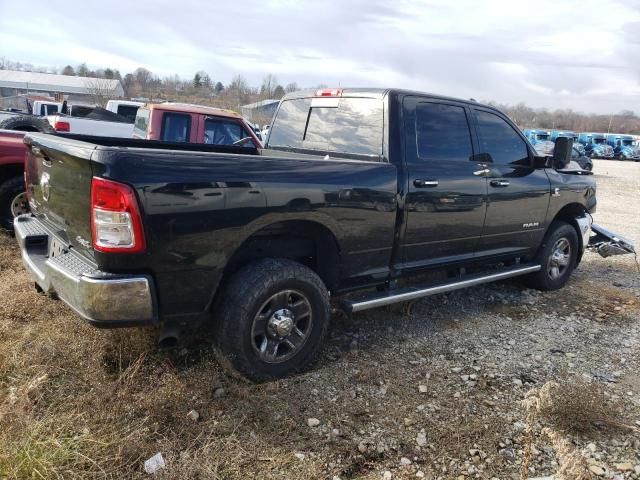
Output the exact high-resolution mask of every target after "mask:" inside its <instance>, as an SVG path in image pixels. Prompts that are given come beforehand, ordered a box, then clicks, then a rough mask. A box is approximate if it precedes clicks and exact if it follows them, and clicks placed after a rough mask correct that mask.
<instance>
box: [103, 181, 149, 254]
mask: <svg viewBox="0 0 640 480" xmlns="http://www.w3.org/2000/svg"><path fill="white" fill-rule="evenodd" d="M91 235H92V241H93V248H94V249H96V250H97V251H99V252H105V253H114V252H121V253H139V252H142V251H144V249H145V240H144V233H143V231H142V218H141V216H140V209H139V207H138V201H137V200H136V195H135V193H134V191H133V189H132V188H131V187H129V186H127V185H123V184H122V183H118V182H114V181H112V180H106V179H104V178H98V177H93V178H92V179H91Z"/></svg>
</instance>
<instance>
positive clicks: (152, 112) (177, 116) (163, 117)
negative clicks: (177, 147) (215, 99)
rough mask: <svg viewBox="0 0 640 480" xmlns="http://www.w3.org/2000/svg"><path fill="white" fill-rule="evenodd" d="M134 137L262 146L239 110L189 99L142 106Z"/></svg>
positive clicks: (177, 141)
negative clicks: (225, 108) (195, 102)
mask: <svg viewBox="0 0 640 480" xmlns="http://www.w3.org/2000/svg"><path fill="white" fill-rule="evenodd" d="M133 138H140V139H145V140H160V141H163V142H175V143H202V144H207V145H239V146H246V147H253V148H259V147H262V142H261V141H260V139H259V138H258V137H257V135H256V134H255V132H254V131H253V129H252V128H251V126H250V125H249V124H248V123H247V122H246V121H245V120H244V118H243V117H242V116H241V115H240V114H238V113H236V112H234V111H231V110H223V109H220V108H213V107H205V106H202V105H191V104H187V103H151V104H147V105H145V106H143V107H140V109H138V113H137V115H136V120H135V126H134V129H133Z"/></svg>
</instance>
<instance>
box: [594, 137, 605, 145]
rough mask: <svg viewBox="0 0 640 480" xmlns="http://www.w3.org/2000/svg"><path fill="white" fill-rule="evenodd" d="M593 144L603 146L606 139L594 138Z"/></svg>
mask: <svg viewBox="0 0 640 480" xmlns="http://www.w3.org/2000/svg"><path fill="white" fill-rule="evenodd" d="M593 143H598V144H602V143H604V138H594V139H593Z"/></svg>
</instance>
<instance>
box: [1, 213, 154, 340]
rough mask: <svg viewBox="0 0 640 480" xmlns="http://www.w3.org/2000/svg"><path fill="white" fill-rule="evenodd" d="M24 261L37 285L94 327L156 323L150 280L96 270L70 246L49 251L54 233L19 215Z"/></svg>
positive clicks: (18, 237)
mask: <svg viewBox="0 0 640 480" xmlns="http://www.w3.org/2000/svg"><path fill="white" fill-rule="evenodd" d="M14 229H15V235H16V240H17V241H18V244H19V246H20V250H21V253H22V263H23V264H24V266H25V268H26V269H27V271H28V272H29V273H30V275H31V277H33V279H34V281H35V282H36V284H37V285H38V286H39V287H40V288H41V289H42V290H43V291H44V292H46V293H48V294H54V295H57V296H58V297H59V298H60V299H61V300H63V301H64V302H65V303H66V304H67V305H69V306H70V307H71V308H72V309H73V310H75V311H76V312H77V313H78V314H79V315H80V316H81V317H83V318H84V319H85V320H87V321H89V322H90V323H92V324H93V325H95V326H98V327H105V328H113V327H131V326H146V325H154V324H155V323H157V322H158V314H157V306H156V299H155V294H154V285H153V279H152V278H151V277H149V276H148V275H120V274H112V273H107V272H103V271H100V270H97V269H96V268H95V266H93V265H92V264H91V263H90V262H89V261H88V260H86V259H85V258H83V257H82V256H81V255H79V254H77V253H75V252H74V251H73V249H69V250H68V251H65V252H63V253H62V254H59V255H56V256H50V255H49V248H50V241H51V239H52V235H51V234H50V233H49V231H48V230H47V229H46V227H45V226H44V225H43V224H42V222H40V221H39V220H38V219H37V218H35V217H32V216H30V215H21V216H19V217H16V219H15V221H14Z"/></svg>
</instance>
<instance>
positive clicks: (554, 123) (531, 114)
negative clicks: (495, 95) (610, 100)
mask: <svg viewBox="0 0 640 480" xmlns="http://www.w3.org/2000/svg"><path fill="white" fill-rule="evenodd" d="M488 103H489V104H491V105H493V106H494V107H497V108H499V109H500V110H502V111H503V112H504V113H506V114H507V115H508V116H509V117H510V118H511V119H512V120H513V121H514V122H515V123H516V124H517V125H518V126H519V127H520V128H523V129H524V128H540V129H546V130H571V131H574V132H604V133H607V132H610V133H629V134H636V135H638V134H640V117H638V116H637V115H636V114H635V113H634V112H633V111H632V110H623V111H621V112H619V113H617V114H608V115H602V114H593V113H591V114H585V113H580V112H576V111H574V110H571V109H557V110H548V109H546V108H531V107H529V106H528V105H525V104H524V103H518V104H517V105H504V104H499V103H496V102H488Z"/></svg>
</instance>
